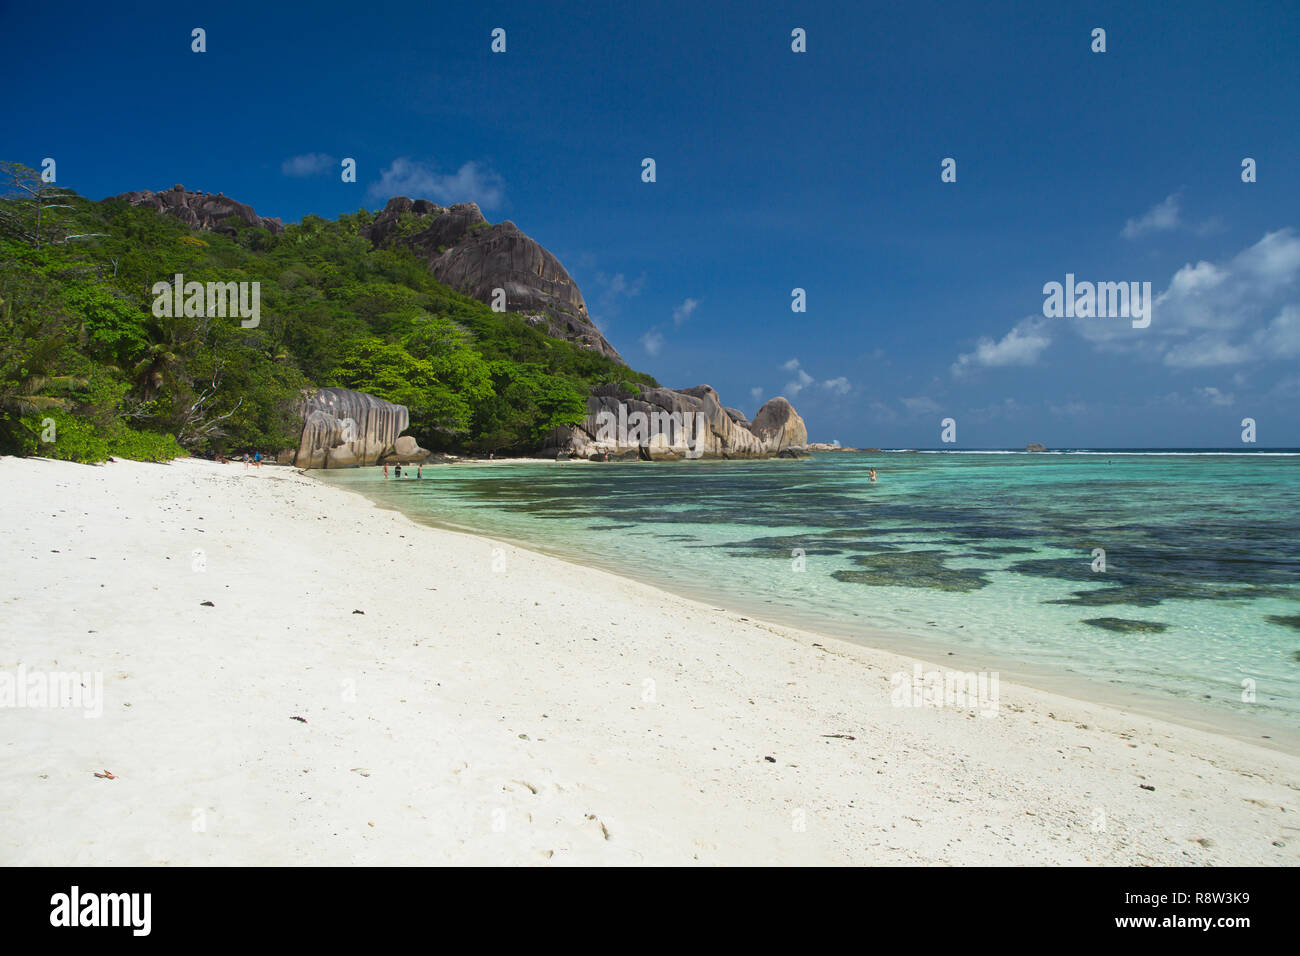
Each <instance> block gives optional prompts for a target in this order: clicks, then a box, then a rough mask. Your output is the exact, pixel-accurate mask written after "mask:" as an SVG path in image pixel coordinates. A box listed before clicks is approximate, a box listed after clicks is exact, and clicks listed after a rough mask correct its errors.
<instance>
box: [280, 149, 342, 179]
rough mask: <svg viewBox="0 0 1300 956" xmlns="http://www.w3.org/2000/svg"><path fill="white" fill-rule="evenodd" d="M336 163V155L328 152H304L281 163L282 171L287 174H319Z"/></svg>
mask: <svg viewBox="0 0 1300 956" xmlns="http://www.w3.org/2000/svg"><path fill="white" fill-rule="evenodd" d="M335 165H336V160H335V159H334V157H333V156H330V155H328V154H326V153H303V154H302V155H301V156H290V157H289V158H288V159H286V160H285V161H284V162H283V163H281V164H280V172H282V173H283V174H284V175H286V176H319V175H320V174H321V173H323V172H326V171H327V170H329V169H330V168H332V167H333V166H335Z"/></svg>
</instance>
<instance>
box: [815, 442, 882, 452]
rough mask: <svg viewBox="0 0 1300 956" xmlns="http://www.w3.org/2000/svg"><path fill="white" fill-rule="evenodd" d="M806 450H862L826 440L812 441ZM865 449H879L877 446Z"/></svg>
mask: <svg viewBox="0 0 1300 956" xmlns="http://www.w3.org/2000/svg"><path fill="white" fill-rule="evenodd" d="M808 450H809V451H815V452H828V451H855V452H856V451H862V449H861V448H850V447H849V446H848V445H836V444H833V443H831V442H826V441H813V442H809V443H808ZM867 451H880V449H879V448H868V449H867Z"/></svg>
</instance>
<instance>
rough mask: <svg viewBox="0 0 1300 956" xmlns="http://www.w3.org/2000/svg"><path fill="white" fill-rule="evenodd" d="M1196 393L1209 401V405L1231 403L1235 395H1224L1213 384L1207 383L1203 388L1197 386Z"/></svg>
mask: <svg viewBox="0 0 1300 956" xmlns="http://www.w3.org/2000/svg"><path fill="white" fill-rule="evenodd" d="M1196 393H1197V394H1198V395H1200V396H1201V397H1202V398H1203V399H1205V400H1206V401H1207V402H1209V403H1210V404H1211V405H1231V404H1232V403H1233V402H1234V401H1236V398H1235V396H1233V395H1225V394H1224V393H1223V392H1221V391H1219V390H1218V389H1217V388H1215V387H1214V386H1213V385H1207V386H1205V387H1203V388H1198V389H1197V390H1196Z"/></svg>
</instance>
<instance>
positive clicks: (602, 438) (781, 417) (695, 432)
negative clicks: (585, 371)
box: [543, 385, 808, 459]
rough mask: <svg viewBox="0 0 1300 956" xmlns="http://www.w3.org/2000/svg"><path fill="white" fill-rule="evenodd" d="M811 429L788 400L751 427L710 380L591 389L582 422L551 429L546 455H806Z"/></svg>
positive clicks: (767, 409) (770, 407)
mask: <svg viewBox="0 0 1300 956" xmlns="http://www.w3.org/2000/svg"><path fill="white" fill-rule="evenodd" d="M807 443H808V429H807V428H806V427H805V426H804V422H803V419H802V418H800V417H799V414H798V413H797V412H796V411H795V410H794V408H793V407H791V405H790V403H789V402H787V401H786V400H785V399H784V398H774V399H772V400H771V401H769V402H768V403H767V404H766V405H764V406H763V407H762V408H761V409H759V411H758V414H757V415H755V416H754V422H753V424H751V423H750V422H749V421H748V420H747V419H746V418H745V416H744V414H742V413H741V412H739V411H737V410H736V409H734V408H725V407H724V406H723V404H722V402H721V401H719V399H718V393H717V392H715V391H714V390H713V389H712V388H711V387H709V386H708V385H697V386H695V387H694V388H684V389H670V388H644V389H642V390H641V391H640V393H639V394H634V393H632V392H630V391H625V390H623V389H622V388H621V387H620V386H617V385H607V386H603V387H601V388H597V389H594V390H593V391H592V394H591V396H590V397H589V398H588V399H587V414H586V417H585V418H584V419H583V421H582V423H581V424H579V425H575V426H572V427H565V428H557V429H554V430H553V431H552V432H551V434H550V435H549V436H548V437H547V440H546V442H545V447H544V449H543V454H547V455H551V454H554V455H567V456H570V457H575V458H604V457H605V456H606V455H608V456H609V457H610V458H615V457H626V456H627V455H628V454H629V453H634V454H636V455H637V457H640V458H643V459H678V458H766V457H770V456H773V455H783V456H787V457H795V456H797V455H800V454H803V452H804V447H805V446H806V445H807Z"/></svg>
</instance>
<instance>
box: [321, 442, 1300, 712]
mask: <svg viewBox="0 0 1300 956" xmlns="http://www.w3.org/2000/svg"><path fill="white" fill-rule="evenodd" d="M873 466H874V467H875V468H876V469H877V470H878V473H879V476H880V478H879V481H878V482H876V483H874V484H873V483H871V482H870V481H869V480H868V478H867V469H868V468H869V467H873ZM314 474H316V475H317V476H319V477H322V478H324V479H325V480H328V481H330V482H337V483H339V484H342V485H345V486H347V487H350V488H352V489H353V490H356V491H360V492H362V493H364V494H366V495H367V496H368V497H370V498H372V499H373V500H375V501H376V502H377V503H380V504H382V505H385V506H387V507H393V508H397V509H399V510H401V511H403V512H405V513H407V514H408V515H410V516H412V517H414V518H418V519H422V520H426V521H429V522H432V523H435V524H439V525H444V526H450V527H458V528H464V529H467V530H471V531H474V532H477V533H481V534H487V535H491V536H496V537H500V538H505V539H510V540H513V541H516V542H519V543H520V544H523V545H525V546H530V547H534V548H537V549H538V550H543V551H546V552H549V553H553V554H557V555H560V556H563V557H567V558H570V559H572V560H575V561H577V562H579V563H582V564H587V565H592V566H596V567H602V568H606V569H608V570H610V571H614V572H616V573H621V574H626V575H629V576H632V577H636V578H638V579H640V580H643V581H647V582H649V583H653V584H656V585H658V586H661V587H664V588H666V589H668V590H671V591H674V592H677V593H680V594H684V595H686V596H689V597H695V598H699V599H703V600H705V601H709V602H712V603H714V604H715V605H718V606H725V607H728V608H732V609H736V610H741V611H750V612H753V613H755V614H757V615H761V616H765V617H767V618H770V619H772V620H775V621H783V622H787V623H791V624H796V625H799V626H802V627H808V628H811V629H814V630H820V631H823V632H827V633H833V634H837V635H840V636H846V637H849V638H857V639H860V640H862V641H863V642H864V643H867V644H871V645H874V646H887V647H888V648H889V649H891V650H897V651H900V652H904V653H913V654H916V655H917V656H921V657H928V658H930V659H935V660H937V659H940V658H941V657H943V656H946V655H948V654H952V655H954V657H953V660H952V663H953V664H954V666H960V667H963V668H968V667H970V666H971V665H972V662H974V663H976V664H983V665H984V666H997V667H1002V668H1003V676H1004V679H1009V678H1011V677H1013V676H1015V677H1020V678H1029V680H1027V682H1036V683H1038V684H1040V685H1041V684H1046V685H1047V686H1048V687H1049V689H1057V688H1059V689H1068V688H1069V687H1070V686H1071V685H1070V683H1069V679H1075V678H1080V679H1083V680H1086V681H1087V682H1089V683H1090V684H1094V685H1102V686H1104V687H1106V688H1108V689H1109V690H1111V691H1113V692H1114V693H1111V694H1110V695H1109V698H1110V699H1113V700H1117V701H1118V700H1120V699H1123V700H1128V701H1130V702H1145V703H1146V704H1149V705H1151V706H1150V707H1148V708H1147V709H1149V710H1154V711H1155V712H1158V713H1175V714H1185V715H1187V716H1189V717H1190V718H1191V719H1192V722H1195V723H1201V724H1204V725H1208V726H1216V727H1220V729H1225V730H1230V731H1231V732H1237V733H1243V734H1245V735H1248V736H1254V737H1259V736H1263V735H1270V736H1271V735H1273V733H1274V731H1285V730H1286V729H1287V728H1291V729H1294V728H1295V727H1296V726H1297V724H1298V722H1300V721H1298V719H1300V554H1297V543H1298V542H1300V455H1297V454H1295V453H1278V454H1268V453H1254V454H1227V453H1190V452H1189V453H1141V454H1135V453H1127V452H1102V453H1083V452H1080V453H1051V454H1024V453H1021V454H1015V453H971V452H965V453H889V452H885V453H880V454H874V453H873V454H851V453H840V454H823V455H818V456H816V457H814V458H813V459H811V460H797V461H791V460H779V459H778V460H765V461H718V462H713V461H697V462H680V463H654V464H652V463H642V462H629V463H611V464H601V465H592V464H587V463H581V462H571V463H514V462H511V463H507V462H494V463H483V464H474V463H461V464H456V465H439V466H429V467H426V468H425V469H424V478H423V480H420V481H416V480H412V479H409V478H403V479H402V480H400V481H398V480H389V481H387V482H386V481H385V480H384V478H383V473H382V471H381V470H380V469H376V468H368V469H358V470H355V471H336V472H324V473H323V472H315V473H314ZM1098 548H1100V549H1104V551H1105V569H1104V570H1100V564H1099V562H1098V560H1097V557H1096V554H1097V552H1096V551H1095V549H1098ZM484 560H485V568H486V567H487V562H488V560H489V558H488V556H485V559H484ZM799 568H802V570H799ZM1094 568H1097V569H1096V570H1094ZM882 632H883V633H882ZM882 638H883V639H882ZM1053 678H1062V679H1066V682H1065V683H1058V684H1057V685H1056V686H1055V688H1054V687H1053V680H1052V679H1053ZM1243 681H1253V690H1254V694H1255V700H1254V701H1253V702H1249V701H1243V699H1242V697H1243V692H1244V688H1243ZM1248 686H1250V685H1248ZM1089 696H1093V697H1097V696H1101V697H1102V699H1106V698H1107V696H1108V695H1096V694H1092V695H1089ZM1183 705H1191V706H1183ZM1170 708H1172V710H1171V709H1170Z"/></svg>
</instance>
